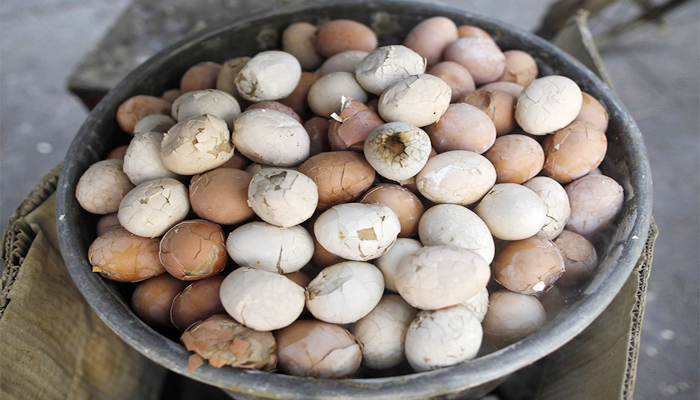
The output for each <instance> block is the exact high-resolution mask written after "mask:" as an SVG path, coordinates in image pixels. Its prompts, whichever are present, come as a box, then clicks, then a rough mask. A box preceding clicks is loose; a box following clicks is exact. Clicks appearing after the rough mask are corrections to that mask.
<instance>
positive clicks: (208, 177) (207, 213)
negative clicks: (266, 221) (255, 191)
mask: <svg viewBox="0 0 700 400" xmlns="http://www.w3.org/2000/svg"><path fill="white" fill-rule="evenodd" d="M252 178H253V176H252V175H251V174H249V173H248V172H246V171H241V170H239V169H235V168H225V167H220V168H216V169H213V170H211V171H207V172H205V173H203V174H200V175H195V176H193V177H192V179H190V203H191V204H192V211H194V212H195V214H197V215H198V216H199V217H200V218H203V219H206V220H209V221H211V222H215V223H217V224H224V225H233V224H238V223H241V222H243V221H245V220H247V219H248V218H250V217H252V216H253V215H255V212H253V209H252V208H250V206H249V205H248V186H249V185H250V181H251V179H252Z"/></svg>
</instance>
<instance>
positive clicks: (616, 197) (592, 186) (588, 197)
mask: <svg viewBox="0 0 700 400" xmlns="http://www.w3.org/2000/svg"><path fill="white" fill-rule="evenodd" d="M566 193H567V194H568V195H569V202H570V203H571V215H570V216H569V221H568V222H567V223H566V228H565V229H568V230H570V231H573V232H576V233H578V234H580V235H584V236H585V235H590V234H593V233H596V232H600V231H601V230H603V229H605V228H606V227H607V226H609V225H610V224H611V223H612V222H613V221H614V220H615V218H617V215H618V214H619V213H620V211H621V210H622V205H623V203H624V197H625V196H624V190H623V188H622V186H620V184H619V183H617V182H615V180H614V179H612V178H610V177H608V176H605V175H586V176H584V177H582V178H579V179H577V180H575V181H573V182H571V183H570V184H569V185H567V186H566Z"/></svg>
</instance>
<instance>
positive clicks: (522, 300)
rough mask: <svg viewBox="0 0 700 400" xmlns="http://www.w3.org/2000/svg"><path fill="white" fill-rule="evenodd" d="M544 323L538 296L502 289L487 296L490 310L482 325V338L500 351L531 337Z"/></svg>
mask: <svg viewBox="0 0 700 400" xmlns="http://www.w3.org/2000/svg"><path fill="white" fill-rule="evenodd" d="M545 323H547V314H546V312H545V310H544V307H543V306H542V304H541V303H540V301H539V300H537V297H535V296H528V295H525V294H519V293H513V292H511V291H508V290H505V289H504V290H499V291H498V292H495V293H492V294H491V295H490V296H489V310H488V312H487V313H486V316H485V317H484V321H483V322H482V326H483V328H484V338H485V339H486V340H487V341H488V342H489V343H491V344H493V345H494V346H496V347H499V348H501V347H505V346H507V345H509V344H511V343H515V342H517V341H518V340H520V339H522V338H524V337H526V336H528V335H530V334H531V333H533V332H535V331H536V330H538V329H540V328H541V327H543V326H544V324H545Z"/></svg>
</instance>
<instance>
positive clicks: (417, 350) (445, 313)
mask: <svg viewBox="0 0 700 400" xmlns="http://www.w3.org/2000/svg"><path fill="white" fill-rule="evenodd" d="M482 338H483V330H482V328H481V323H479V320H478V319H477V318H476V316H475V315H474V313H472V312H471V311H470V310H469V309H467V308H466V307H464V306H462V305H456V306H452V307H447V308H443V309H441V310H434V311H421V312H419V313H418V315H417V316H416V319H415V320H413V322H411V325H410V326H409V327H408V331H407V332H406V358H407V359H408V362H409V364H411V367H413V369H414V370H415V371H416V372H424V371H429V370H433V369H438V368H443V367H448V366H450V365H455V364H459V363H461V362H463V361H467V360H471V359H473V358H475V357H476V355H477V353H478V352H479V348H480V347H481V341H482Z"/></svg>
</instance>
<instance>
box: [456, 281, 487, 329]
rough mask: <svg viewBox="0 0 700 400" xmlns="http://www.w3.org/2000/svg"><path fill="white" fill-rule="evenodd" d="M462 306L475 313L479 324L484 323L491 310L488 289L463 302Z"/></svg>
mask: <svg viewBox="0 0 700 400" xmlns="http://www.w3.org/2000/svg"><path fill="white" fill-rule="evenodd" d="M460 305H462V306H464V307H467V308H468V309H469V311H471V312H473V313H474V316H475V317H476V318H477V319H478V320H479V322H482V321H483V320H484V317H485V316H486V313H487V312H488V310H489V291H488V289H487V288H483V289H481V290H480V291H479V293H477V294H475V295H474V296H472V297H470V298H468V299H467V300H465V301H463V302H461V303H460Z"/></svg>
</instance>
